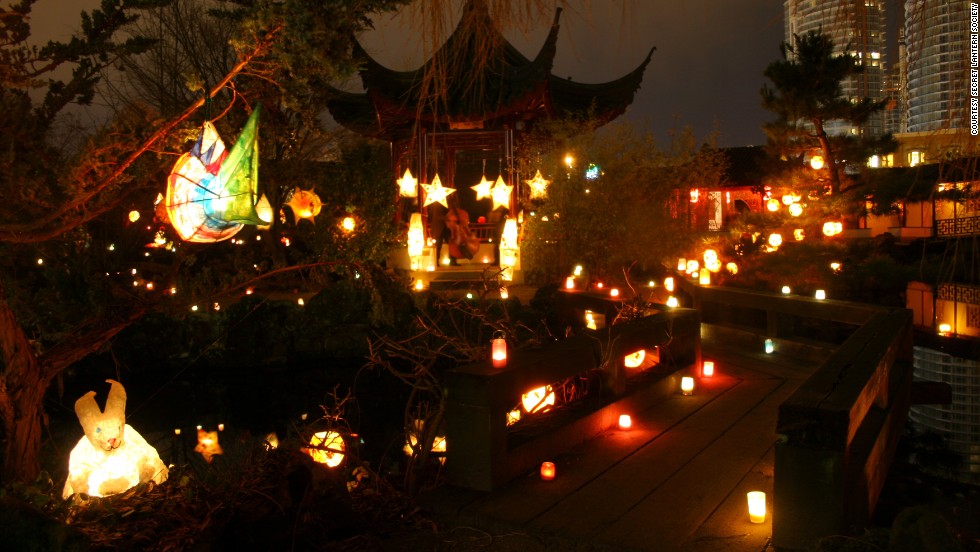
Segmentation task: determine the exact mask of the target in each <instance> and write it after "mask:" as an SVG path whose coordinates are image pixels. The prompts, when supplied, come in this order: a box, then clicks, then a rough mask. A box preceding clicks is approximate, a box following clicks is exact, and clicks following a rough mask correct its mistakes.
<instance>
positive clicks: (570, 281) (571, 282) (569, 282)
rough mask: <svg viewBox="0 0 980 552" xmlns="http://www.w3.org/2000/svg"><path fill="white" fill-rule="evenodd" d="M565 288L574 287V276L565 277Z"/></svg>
mask: <svg viewBox="0 0 980 552" xmlns="http://www.w3.org/2000/svg"><path fill="white" fill-rule="evenodd" d="M565 289H575V277H574V276H568V277H566V278H565Z"/></svg>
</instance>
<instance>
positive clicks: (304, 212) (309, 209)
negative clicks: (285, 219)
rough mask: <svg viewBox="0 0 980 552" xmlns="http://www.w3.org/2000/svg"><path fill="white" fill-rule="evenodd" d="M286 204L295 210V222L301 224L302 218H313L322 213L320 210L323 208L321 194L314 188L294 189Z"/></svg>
mask: <svg viewBox="0 0 980 552" xmlns="http://www.w3.org/2000/svg"><path fill="white" fill-rule="evenodd" d="M285 205H288V206H289V208H290V209H291V210H292V211H293V223H294V224H299V221H300V219H306V220H312V219H313V218H314V217H316V216H317V215H319V214H320V210H321V209H322V208H323V202H322V201H320V196H318V195H316V194H315V193H314V192H313V191H312V190H301V189H300V188H295V189H293V191H292V193H291V194H290V196H289V200H288V201H286V203H285Z"/></svg>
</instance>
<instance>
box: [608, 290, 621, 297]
mask: <svg viewBox="0 0 980 552" xmlns="http://www.w3.org/2000/svg"><path fill="white" fill-rule="evenodd" d="M609 296H610V297H619V289H617V288H611V289H610V290H609Z"/></svg>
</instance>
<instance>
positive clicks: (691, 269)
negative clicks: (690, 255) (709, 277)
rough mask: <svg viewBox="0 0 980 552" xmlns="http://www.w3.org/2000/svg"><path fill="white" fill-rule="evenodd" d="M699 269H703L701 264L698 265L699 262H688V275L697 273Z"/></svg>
mask: <svg viewBox="0 0 980 552" xmlns="http://www.w3.org/2000/svg"><path fill="white" fill-rule="evenodd" d="M699 268H701V264H700V263H698V262H697V261H695V260H690V261H687V273H688V274H691V273H694V272H697V271H698V269H699Z"/></svg>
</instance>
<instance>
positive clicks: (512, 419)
mask: <svg viewBox="0 0 980 552" xmlns="http://www.w3.org/2000/svg"><path fill="white" fill-rule="evenodd" d="M519 421H521V411H520V410H519V409H516V408H515V409H514V410H511V411H510V412H508V413H507V425H508V426H512V425H514V424H516V423H517V422H519Z"/></svg>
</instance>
